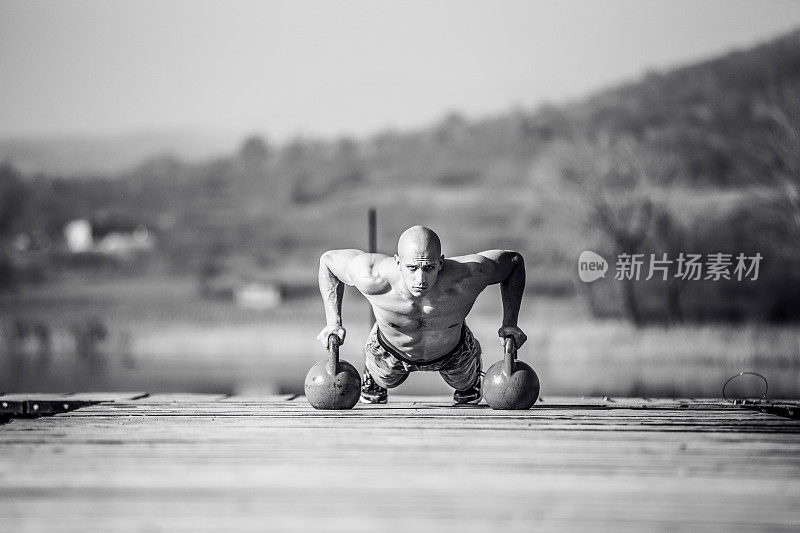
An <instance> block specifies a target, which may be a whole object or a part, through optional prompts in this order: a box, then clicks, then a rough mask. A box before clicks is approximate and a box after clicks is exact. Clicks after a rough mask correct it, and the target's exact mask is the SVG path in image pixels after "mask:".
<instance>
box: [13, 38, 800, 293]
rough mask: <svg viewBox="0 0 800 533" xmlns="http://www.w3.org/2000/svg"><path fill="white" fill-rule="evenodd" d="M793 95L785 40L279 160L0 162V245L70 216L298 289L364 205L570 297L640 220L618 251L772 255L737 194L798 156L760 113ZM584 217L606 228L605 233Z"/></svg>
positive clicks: (177, 262) (792, 66)
mask: <svg viewBox="0 0 800 533" xmlns="http://www.w3.org/2000/svg"><path fill="white" fill-rule="evenodd" d="M798 94H800V31H796V32H793V33H791V34H789V35H786V36H783V37H781V38H779V39H776V40H773V41H771V42H768V43H765V44H763V45H760V46H757V47H755V48H753V49H750V50H744V51H736V52H733V53H730V54H727V55H725V56H723V57H719V58H716V59H712V60H709V61H704V62H701V63H698V64H694V65H689V66H685V67H681V68H677V69H674V70H670V71H667V72H660V73H659V72H651V73H648V74H646V75H644V76H643V78H642V79H640V80H638V81H636V82H631V83H627V84H624V85H621V86H618V87H613V88H609V89H608V90H605V91H602V92H601V93H598V94H595V95H592V96H590V97H588V98H586V99H585V100H582V101H579V102H575V103H572V104H569V105H564V106H560V107H553V106H544V107H541V108H539V109H536V110H525V109H515V110H512V111H510V112H508V113H504V114H501V115H498V116H496V117H487V118H485V119H483V120H478V121H469V120H467V119H465V118H463V117H462V116H460V115H458V114H450V115H448V116H447V117H445V118H444V119H443V120H441V121H439V122H438V123H436V124H434V125H432V126H431V127H429V128H424V129H420V130H418V131H411V132H394V131H386V132H381V133H379V134H376V135H374V136H372V137H370V138H366V139H347V138H343V139H336V140H318V139H296V140H295V141H293V142H291V143H288V144H286V145H285V146H280V147H274V146H270V145H268V144H267V143H266V142H265V141H264V140H263V139H261V138H260V137H257V136H254V137H250V138H248V139H245V140H244V141H243V142H242V144H241V146H240V148H239V150H238V151H237V152H236V153H234V154H229V155H224V156H220V157H217V158H215V159H206V160H203V161H199V162H186V161H183V160H181V159H179V158H177V157H174V156H169V155H164V156H159V157H155V158H151V159H148V160H145V161H143V162H141V163H139V164H137V165H135V166H131V167H130V168H129V169H128V170H126V171H124V172H108V173H105V174H102V175H100V176H96V175H95V176H94V177H91V179H89V178H88V177H87V179H84V180H74V179H65V178H66V177H67V176H72V174H73V172H72V171H71V170H70V167H65V168H62V169H61V170H60V171H57V172H52V173H48V174H47V175H44V176H38V177H36V178H32V177H31V176H29V175H28V176H26V175H25V173H24V172H20V171H19V168H22V169H23V170H24V165H23V166H20V167H19V168H15V167H14V166H12V165H9V164H6V165H5V166H4V167H3V168H4V170H3V173H2V178H1V180H2V182H3V183H2V187H3V189H2V190H3V191H5V192H4V193H2V194H4V195H6V198H8V197H9V195H11V194H13V195H16V196H15V197H14V198H15V199H14V200H13V201H12V202H10V205H11V204H13V205H14V206H16V207H15V209H14V210H13V212H14V216H10V215H7V216H6V217H5V218H4V220H3V221H0V222H2V227H0V234H1V235H2V237H4V238H5V239H10V238H12V237H13V236H14V235H16V234H18V233H19V232H27V233H31V234H42V235H47V236H48V238H49V239H51V240H60V239H61V238H62V237H61V228H63V225H64V223H65V222H66V221H68V220H70V219H72V218H79V217H81V218H83V217H86V218H90V219H96V220H97V219H103V220H108V219H109V218H115V217H116V218H121V219H126V220H133V221H136V222H140V223H142V224H145V225H147V226H149V227H151V228H153V230H154V231H155V232H156V233H157V234H158V235H159V242H160V243H161V250H162V254H163V256H164V257H165V258H167V259H168V261H169V263H170V264H171V265H172V267H173V268H176V269H183V270H185V269H190V270H192V271H197V270H199V269H201V265H203V264H207V263H208V262H209V261H211V262H213V261H217V260H219V258H223V257H224V258H225V259H226V261H228V262H234V263H235V261H233V258H236V257H243V258H246V259H247V261H252V262H255V263H257V264H258V265H260V266H262V267H263V268H273V269H274V268H282V269H293V268H295V269H305V270H306V271H308V275H309V276H310V277H311V278H312V279H313V275H314V274H313V271H314V268H315V263H316V258H317V257H318V255H319V253H320V252H321V251H323V250H325V249H328V248H335V247H353V246H358V245H359V243H363V242H365V241H366V235H365V229H364V225H365V216H366V215H365V213H366V209H367V206H370V205H376V206H377V207H378V210H379V218H380V228H381V229H380V231H381V233H380V239H379V241H380V243H381V249H382V250H383V251H386V252H390V251H391V248H392V247H393V244H394V240H395V238H396V236H397V235H398V234H399V232H400V231H402V229H404V228H405V227H407V226H409V225H412V224H426V225H430V226H431V227H434V228H436V229H437V230H438V231H439V232H440V233H441V235H442V237H443V241H444V242H445V243H446V250H445V252H446V253H447V254H450V255H455V254H458V253H463V252H468V251H472V250H475V249H482V248H483V249H485V248H497V247H508V248H517V249H520V250H521V251H523V252H525V253H526V254H528V255H530V256H531V257H532V261H531V266H532V267H534V268H536V269H537V270H536V273H537V276H536V277H535V281H533V283H534V284H535V283H539V284H541V285H542V287H543V290H552V291H555V292H558V291H562V290H571V289H567V288H565V287H568V288H571V287H572V283H573V280H572V277H573V276H572V266H573V263H574V260H575V257H577V253H579V251H580V250H581V249H586V247H588V246H594V247H596V248H597V247H602V246H605V247H607V248H608V249H609V250H610V251H613V250H615V249H619V248H620V247H623V248H624V246H623V245H624V244H625V242H627V241H625V240H624V239H622V237H626V238H627V237H631V235H629V233H630V232H631V231H633V230H634V229H636V228H633V227H631V221H634V220H636V219H637V217H640V215H646V217H647V219H646V220H645V222H646V224H643V225H642V227H641V228H639V229H640V230H641V233H642V234H641V235H640V236H639V237H641V239H638V238H637V239H633V240H632V241H631V242H633V241H637V242H638V244H637V245H636V246H638V247H643V248H648V249H649V250H658V249H664V247H665V246H667V245H666V244H665V242H667V241H670V242H673V245H675V243H674V241H675V239H674V237H675V236H676V235H684V236H685V235H689V234H690V233H694V234H696V238H695V241H694V245H695V246H696V247H698V248H704V247H707V246H711V243H716V244H718V245H722V244H725V245H728V246H730V247H733V248H736V247H739V248H741V247H759V246H761V249H764V250H771V249H773V248H775V243H776V242H778V241H780V240H781V239H783V237H784V235H783V233H780V232H779V231H778V229H776V228H777V226H779V225H780V224H778V223H771V224H772V226H770V227H768V228H764V227H755V226H753V224H750V223H751V222H754V221H756V218H758V217H755V216H754V214H755V213H756V212H759V213H761V214H763V213H764V212H765V211H763V210H762V211H759V210H761V209H762V207H763V204H761V203H759V202H758V201H756V200H757V198H755V197H754V196H753V194H752V189H753V187H754V186H756V185H758V186H759V187H762V186H763V187H766V188H767V189H768V190H782V189H781V187H783V185H785V183H782V182H781V181H780V180H781V179H783V178H785V177H786V176H787V172H788V173H789V174H791V172H792V170H791V169H792V164H794V163H792V160H791V158H792V157H795V158H796V157H797V154H796V152H795V154H794V156H793V155H792V152H791V150H789V151H788V155H786V154H783V155H781V154H780V153H778V151H777V150H775V148H776V147H778V145H779V144H780V143H782V142H783V139H784V137H781V135H782V133H781V132H776V130H775V127H774V124H772V123H771V122H769V121H767V120H765V116H766V117H767V118H769V116H770V115H769V113H767V114H766V115H765V109H766V110H767V111H770V112H771V111H777V112H780V113H782V116H785V117H789V121H788V128H789V129H790V130H791V128H795V131H797V122H796V118H797V117H798V116H800V114H798V113H795V111H797V110H800V106H798V105H797V102H798V97H797V95H798ZM773 114H774V113H773ZM765 139H767V140H768V141H769V142H767V144H766V145H764V140H765ZM773 141H774V142H773ZM759 143H761V144H759ZM144 144H145V143H139V144H137V143H132V145H136V146H139V147H142V146H144ZM81 146H83V145H81ZM174 146H175V145H172V148H173V149H174ZM128 148H129V150H127V151H125V155H124V157H123V155H120V156H119V158H117V157H116V156H115V155H114V153H113V150H110V149H109V150H110V151H108V152H107V151H106V150H103V149H101V148H97V152H96V154H95V155H93V156H91V157H90V156H88V155H87V156H86V161H87V162H88V161H90V160H91V159H92V157H95V156H98V157H101V159H103V160H104V161H106V164H107V165H108V167H107V168H112V167H115V166H117V165H118V164H119V162H120V161H121V160H123V159H124V158H126V157H130V154H131V153H133V150H132V147H128ZM162 148H167V146H166V145H164V146H162ZM37 149H38V150H42V153H45V152H47V145H41V146H38V148H37ZM56 152H57V151H54V152H52V153H51V154H50V155H49V156H47V158H49V159H48V160H49V161H50V164H56V163H55V162H57V161H58V158H57V157H55V156H54V155H53V154H55V153H56ZM787 157H788V158H789V159H787ZM47 158H45V159H47ZM34 159H35V158H33V156H31V159H30V160H31V161H32V160H34ZM24 160H25V159H24V158H23V159H22V161H24ZM62 164H67V163H62ZM71 168H72V169H74V168H75V167H71ZM794 168H797V167H794ZM787 169H788V170H787ZM793 176H794V179H797V177H796V174H794V175H793ZM790 177H791V176H790ZM798 181H800V180H798ZM779 186H780V187H779ZM743 206H744V207H743ZM747 206H750V207H749V211H748V210H747V209H748V207H747ZM598 210H599V211H602V210H606V211H608V212H610V213H611V215H613V216H612V217H611V219H616V220H617V223H616V224H617V226H618V227H613V228H610V227H608V224H606V226H605V227H604V226H603V220H602V219H597V218H596V217H594V214H596V212H597V211H598ZM737 210H738V211H737ZM9 212H11V211H9ZM593 217H594V218H593ZM798 217H800V215H798ZM761 218H763V217H761ZM608 220H609V218H608V217H606V222H608ZM734 222H735V223H734ZM659 228H661V229H660V230H659ZM679 230H680V231H679ZM780 231H784V230H780ZM704 239H705V241H704ZM759 239H761V240H759ZM629 240H630V239H629ZM687 242H688V241H685V240H684V241H683V244H684V245H685V244H686V243H687ZM679 244H680V243H679ZM675 246H677V245H675ZM748 249H749V248H748ZM775 275H776V276H778V278H780V277H781V276H783V274H782V273H775ZM787 282H788V281H787ZM798 286H800V283H799V284H798ZM765 287H766V286H765ZM772 288H773V289H774V287H772ZM714 290H715V291H716V290H718V289H716V288H715V289H714ZM783 292H784V295H785V294H788V293H786V292H785V291H783ZM791 297H792V298H794V297H795V296H794V295H793V293H791ZM773 304H774V302H773V303H770V304H769V305H768V307H769V306H772V307H774V305H777V304H774V305H773ZM780 305H781V306H784V307H786V306H787V305H788V304H787V303H786V302H783V303H781V304H780Z"/></svg>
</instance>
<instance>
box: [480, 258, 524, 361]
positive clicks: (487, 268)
mask: <svg viewBox="0 0 800 533" xmlns="http://www.w3.org/2000/svg"><path fill="white" fill-rule="evenodd" d="M478 256H479V257H481V258H482V260H481V261H480V263H481V272H482V276H483V277H484V279H485V280H486V283H487V285H493V284H495V283H499V284H500V295H501V297H502V299H503V324H502V327H501V328H500V330H499V331H498V334H499V335H500V337H506V336H509V335H511V336H513V337H514V339H515V340H516V343H517V346H518V347H519V346H522V344H523V343H524V342H525V340H526V339H527V337H526V336H525V334H524V333H523V332H522V330H520V329H519V327H518V326H517V320H518V319H519V308H520V306H521V305H522V294H523V293H524V292H525V260H524V259H523V258H522V255H520V254H519V253H518V252H514V251H512V250H488V251H486V252H481V253H479V254H478Z"/></svg>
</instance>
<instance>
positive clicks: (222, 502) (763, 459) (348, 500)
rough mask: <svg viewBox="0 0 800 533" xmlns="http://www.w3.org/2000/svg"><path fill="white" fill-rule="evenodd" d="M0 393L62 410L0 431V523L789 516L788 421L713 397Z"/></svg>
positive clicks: (798, 506) (247, 526)
mask: <svg viewBox="0 0 800 533" xmlns="http://www.w3.org/2000/svg"><path fill="white" fill-rule="evenodd" d="M0 400H4V402H3V405H5V407H4V409H5V412H6V413H7V414H8V413H10V412H11V411H13V410H14V409H18V410H21V411H20V412H16V414H14V415H13V416H15V417H19V416H25V415H26V414H27V415H36V414H42V411H43V410H47V409H50V411H51V412H54V413H57V414H54V415H52V416H45V417H39V418H13V419H11V420H10V421H8V422H7V423H4V424H3V425H0V530H2V531H13V532H24V531H59V532H65V531H76V532H86V531H102V532H113V531H137V532H140V531H141V532H155V531H192V532H195V531H303V532H306V531H312V530H318V531H375V532H393V531H415V532H421V531H459V532H471V531H480V532H486V531H528V530H531V529H534V528H537V529H541V530H557V531H564V530H567V531H585V530H608V531H619V530H623V531H625V530H630V531H642V530H659V531H673V530H683V531H699V530H702V531H706V530H719V531H730V530H741V531H753V530H768V531H775V530H787V531H789V530H795V531H796V530H797V529H798V528H800V420H797V419H796V418H794V419H793V418H791V417H786V416H777V415H775V414H770V413H765V412H760V411H759V410H747V409H743V408H741V407H737V406H733V405H731V404H730V403H728V402H725V401H723V400H654V399H642V398H639V399H620V398H591V399H582V398H547V397H546V398H544V399H543V401H541V402H539V403H537V405H536V406H535V407H534V408H533V409H531V410H530V411H525V412H514V411H506V412H503V411H492V410H491V409H489V408H488V407H486V406H485V405H481V406H479V407H455V406H452V405H451V404H450V402H449V400H447V399H445V398H418V397H403V396H392V397H391V398H390V402H389V404H388V405H384V406H365V405H358V406H356V408H355V409H353V410H352V411H339V412H322V411H315V410H314V409H312V408H311V407H310V406H309V405H308V403H307V402H306V400H305V398H303V397H297V398H291V397H268V398H242V397H226V396H211V395H145V394H141V393H131V394H113V393H112V394H92V395H86V394H83V395H81V394H77V395H69V396H53V395H47V396H44V395H39V396H37V395H28V396H20V395H7V396H0ZM25 402H27V403H25ZM76 402H80V403H76ZM95 402H100V403H95ZM65 404H66V406H67V407H64V405H65ZM34 405H36V406H37V410H36V412H34V411H33V406H34ZM76 406H77V407H80V408H78V409H77V410H72V409H74V408H75V407H76ZM23 411H24V412H23ZM62 411H66V412H62ZM45 414H47V413H45ZM8 416H11V415H8Z"/></svg>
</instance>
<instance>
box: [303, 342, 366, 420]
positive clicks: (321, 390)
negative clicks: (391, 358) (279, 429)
mask: <svg viewBox="0 0 800 533" xmlns="http://www.w3.org/2000/svg"><path fill="white" fill-rule="evenodd" d="M340 342H341V341H340V340H339V337H338V336H337V335H336V334H335V333H332V334H330V335H329V336H328V357H327V358H326V359H323V360H322V361H320V362H319V363H317V364H315V365H314V366H312V367H311V370H309V371H308V374H306V381H305V387H304V389H305V393H306V398H307V399H308V402H309V403H310V404H311V405H312V406H313V407H314V408H315V409H352V408H353V406H354V405H355V404H356V403H358V397H359V395H360V394H361V376H359V375H358V370H356V368H355V367H354V366H353V365H351V364H350V363H348V362H347V361H344V360H341V361H340V360H339V344H340Z"/></svg>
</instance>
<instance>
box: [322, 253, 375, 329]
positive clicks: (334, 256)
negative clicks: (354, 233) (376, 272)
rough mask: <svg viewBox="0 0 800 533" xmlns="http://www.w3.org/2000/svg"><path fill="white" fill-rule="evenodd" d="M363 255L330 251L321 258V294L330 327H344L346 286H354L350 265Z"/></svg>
mask: <svg viewBox="0 0 800 533" xmlns="http://www.w3.org/2000/svg"><path fill="white" fill-rule="evenodd" d="M363 253H364V252H362V251H361V250H329V251H327V252H325V253H324V254H322V256H321V257H320V258H319V292H320V294H321V295H322V305H323V306H324V307H325V320H326V322H327V324H328V326H339V327H341V325H342V298H343V297H344V286H345V285H353V278H352V277H351V275H350V273H349V271H348V270H349V269H348V265H349V263H350V262H351V261H352V260H353V258H355V257H356V256H359V255H362V254H363Z"/></svg>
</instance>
